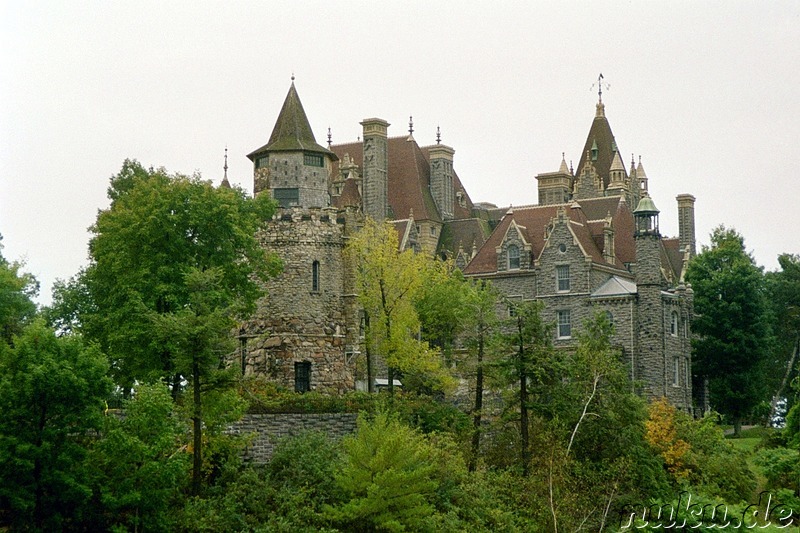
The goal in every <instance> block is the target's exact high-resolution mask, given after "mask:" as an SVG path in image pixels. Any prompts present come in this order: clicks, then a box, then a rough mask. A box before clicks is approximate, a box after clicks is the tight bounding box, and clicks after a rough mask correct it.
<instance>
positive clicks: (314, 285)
mask: <svg viewBox="0 0 800 533" xmlns="http://www.w3.org/2000/svg"><path fill="white" fill-rule="evenodd" d="M311 290H312V291H313V292H319V261H314V262H313V263H311Z"/></svg>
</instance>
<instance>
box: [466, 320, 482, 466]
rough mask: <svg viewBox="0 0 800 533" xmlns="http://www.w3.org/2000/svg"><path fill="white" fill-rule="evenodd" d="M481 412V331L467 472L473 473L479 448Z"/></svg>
mask: <svg viewBox="0 0 800 533" xmlns="http://www.w3.org/2000/svg"><path fill="white" fill-rule="evenodd" d="M482 410H483V331H481V332H480V333H479V337H478V368H477V375H476V376H475V408H474V409H473V411H472V452H471V453H470V457H469V471H470V472H474V471H475V467H476V465H477V462H478V450H479V449H480V446H481V414H482Z"/></svg>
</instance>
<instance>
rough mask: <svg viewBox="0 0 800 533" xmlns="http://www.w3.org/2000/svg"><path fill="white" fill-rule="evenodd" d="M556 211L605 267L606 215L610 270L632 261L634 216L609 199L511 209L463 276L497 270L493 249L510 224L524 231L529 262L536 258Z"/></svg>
mask: <svg viewBox="0 0 800 533" xmlns="http://www.w3.org/2000/svg"><path fill="white" fill-rule="evenodd" d="M559 208H566V212H567V216H568V217H569V220H570V229H571V230H572V232H573V234H574V235H575V238H576V239H577V241H578V244H579V245H580V247H581V248H582V249H583V251H584V252H585V253H586V254H587V255H588V256H589V257H590V258H591V260H592V262H594V263H598V264H605V265H607V264H608V263H607V262H606V261H605V260H604V259H603V246H604V239H603V226H604V220H605V218H606V217H607V216H608V215H609V214H610V215H611V224H612V227H613V228H614V252H615V260H614V264H613V266H615V267H616V268H619V269H620V270H622V269H624V268H625V263H633V262H634V261H635V257H636V247H635V243H634V240H633V216H632V215H631V213H630V209H628V207H627V204H626V203H625V201H624V200H623V198H622V197H619V196H612V197H603V198H592V199H588V200H581V201H575V202H572V203H571V204H553V205H543V206H539V205H536V206H524V207H514V208H513V210H511V213H509V214H507V215H506V216H504V217H503V219H502V220H501V221H500V223H499V224H498V225H497V227H496V228H495V229H494V231H493V232H492V234H491V235H490V236H489V238H488V239H487V240H486V242H485V243H484V245H483V246H482V247H481V248H480V250H479V251H478V254H477V255H476V256H475V257H474V258H473V259H472V261H471V262H470V263H469V265H468V266H467V268H466V269H465V270H464V272H465V273H466V274H484V273H490V272H495V271H496V270H497V251H496V248H497V247H498V246H500V245H501V244H502V242H503V238H504V236H505V234H506V232H507V231H508V228H509V226H510V225H511V221H512V220H514V222H515V223H516V224H517V225H518V226H523V227H524V228H525V239H526V240H527V241H528V242H529V243H530V244H531V255H532V258H533V259H536V258H538V257H539V255H540V254H541V253H542V249H543V248H544V245H545V228H546V227H547V225H548V224H549V223H550V220H551V219H552V218H553V217H555V216H556V214H557V212H558V209H559ZM601 221H602V222H601Z"/></svg>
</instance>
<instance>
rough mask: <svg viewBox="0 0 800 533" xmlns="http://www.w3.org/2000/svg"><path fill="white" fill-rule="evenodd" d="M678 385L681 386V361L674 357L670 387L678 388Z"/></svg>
mask: <svg viewBox="0 0 800 533" xmlns="http://www.w3.org/2000/svg"><path fill="white" fill-rule="evenodd" d="M680 384H681V361H680V359H678V358H677V357H676V358H675V362H674V364H673V369H672V385H673V386H675V387H679V386H680Z"/></svg>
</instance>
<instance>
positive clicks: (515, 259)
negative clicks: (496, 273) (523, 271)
mask: <svg viewBox="0 0 800 533" xmlns="http://www.w3.org/2000/svg"><path fill="white" fill-rule="evenodd" d="M508 269H509V270H517V269H519V246H517V245H516V244H509V245H508Z"/></svg>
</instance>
